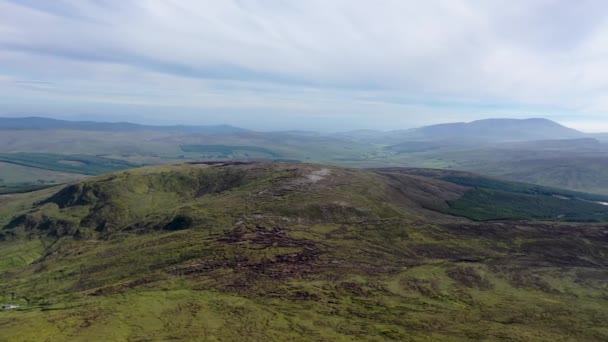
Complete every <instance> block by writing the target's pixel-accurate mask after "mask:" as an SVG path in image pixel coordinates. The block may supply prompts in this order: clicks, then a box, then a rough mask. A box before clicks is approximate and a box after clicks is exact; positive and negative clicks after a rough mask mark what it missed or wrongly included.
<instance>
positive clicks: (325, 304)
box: [0, 163, 608, 341]
mask: <svg viewBox="0 0 608 342" xmlns="http://www.w3.org/2000/svg"><path fill="white" fill-rule="evenodd" d="M433 172H435V173H433ZM450 177H460V181H457V179H454V178H450ZM475 177H476V176H474V175H469V174H462V173H442V171H428V170H403V169H384V170H376V171H372V170H354V169H343V168H336V167H328V166H321V165H311V164H283V163H276V164H271V163H232V164H222V163H216V164H210V165H207V164H205V165H201V164H190V165H175V166H163V167H155V168H141V169H133V170H128V171H122V172H118V173H112V174H108V175H103V176H99V177H95V178H91V179H87V180H86V181H84V182H80V183H76V184H72V185H69V186H66V187H63V188H60V189H46V190H43V191H42V192H34V193H27V194H19V195H11V197H6V196H0V204H2V205H0V224H1V225H4V228H2V229H1V230H0V232H1V235H0V240H3V241H2V242H0V249H1V250H2V251H3V253H2V254H0V277H1V278H2V279H3V282H2V283H1V284H0V293H2V294H3V295H4V301H5V302H8V303H16V304H19V305H22V308H20V309H19V310H8V311H4V312H0V326H1V327H2V329H0V339H11V340H17V341H18V340H22V341H32V340H82V339H89V340H128V339H129V340H150V339H157V340H163V339H164V340H167V339H178V340H179V339H186V340H188V339H190V340H195V339H203V340H204V339H207V340H224V341H243V340H296V341H310V340H313V341H323V340H371V341H382V340H399V341H404V340H414V341H416V340H429V339H440V340H446V339H449V340H462V341H468V340H477V339H478V340H482V339H485V340H496V339H513V340H526V341H534V340H537V341H543V340H563V339H564V338H563V336H569V338H570V337H571V338H573V339H579V340H602V339H605V338H606V337H608V331H606V329H605V328H604V327H605V325H604V324H603V322H605V321H606V319H607V318H608V310H607V309H606V308H608V305H606V304H608V303H607V299H606V296H605V294H606V291H607V290H608V288H607V287H606V284H607V282H606V280H608V271H606V267H607V266H608V260H607V259H606V255H608V240H607V239H606V232H605V226H604V225H593V224H577V223H568V224H566V223H551V224H549V223H546V222H536V223H535V222H525V221H502V222H473V221H469V220H466V219H464V218H458V217H454V216H451V215H446V214H443V213H442V212H445V211H447V210H449V209H450V203H452V202H457V201H459V200H460V199H462V198H463V197H464V196H466V194H469V193H471V192H475V191H478V190H480V189H481V190H483V189H482V188H484V189H487V188H488V187H490V188H491V187H492V186H494V187H495V188H496V187H507V188H505V189H503V190H504V191H507V190H509V189H511V190H509V191H511V193H518V192H517V191H519V193H521V192H522V191H524V192H525V191H526V190H525V189H521V188H518V189H515V190H513V189H512V188H509V187H514V185H512V184H507V185H504V184H505V183H500V182H498V181H495V182H498V183H492V182H491V181H485V180H484V181H483V182H481V181H479V180H477V182H476V183H475V184H472V183H471V182H470V181H468V183H467V180H470V179H477V178H475ZM463 179H464V180H463ZM480 183H483V184H484V185H483V186H482V185H480ZM488 184H489V185H488ZM492 184H493V185H492ZM496 184H498V185H496ZM528 195H532V194H528ZM552 195H553V194H552V193H539V194H535V196H552ZM581 196H584V195H581ZM571 200H577V199H571ZM581 200H583V199H581ZM13 297H14V298H13Z"/></svg>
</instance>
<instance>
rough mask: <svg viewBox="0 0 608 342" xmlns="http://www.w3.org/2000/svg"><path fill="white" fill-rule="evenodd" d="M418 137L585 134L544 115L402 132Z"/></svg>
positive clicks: (509, 138) (504, 137) (516, 138)
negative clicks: (538, 117)
mask: <svg viewBox="0 0 608 342" xmlns="http://www.w3.org/2000/svg"><path fill="white" fill-rule="evenodd" d="M405 135H406V136H407V137H411V138H417V139H422V140H477V141H491V142H506V141H526V140H551V139H574V138H582V137H585V136H586V134H585V133H582V132H579V131H577V130H575V129H572V128H568V127H565V126H562V125H560V124H558V123H557V122H554V121H551V120H548V119H485V120H477V121H472V122H457V123H446V124H439V125H432V126H425V127H420V128H417V129H413V130H409V131H407V132H405Z"/></svg>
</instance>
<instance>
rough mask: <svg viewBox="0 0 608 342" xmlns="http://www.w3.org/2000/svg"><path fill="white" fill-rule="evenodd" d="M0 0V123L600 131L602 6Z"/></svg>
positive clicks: (604, 63)
mask: <svg viewBox="0 0 608 342" xmlns="http://www.w3.org/2000/svg"><path fill="white" fill-rule="evenodd" d="M504 4H505V3H504V2H500V1H488V2H483V3H480V2H475V1H432V2H426V3H420V2H417V1H381V2H375V3H374V4H373V5H372V4H370V3H366V2H362V1H356V2H353V1H345V0H344V1H332V2H330V3H328V2H323V1H306V2H295V1H294V2H288V3H282V4H280V5H279V4H278V3H273V2H267V1H222V2H214V1H179V2H178V1H166V2H154V1H142V2H138V3H126V2H120V1H108V0H100V1H56V2H53V3H52V4H50V3H46V2H38V1H30V0H21V1H15V0H0V92H1V94H2V95H0V108H1V109H0V116H32V115H36V116H45V117H54V118H61V119H69V120H98V121H129V122H137V123H148V124H193V125H214V124H231V125H235V126H239V127H244V128H250V129H256V130H283V129H302V130H319V131H344V130H350V129H361V128H369V129H382V130H388V129H401V128H412V127H417V126H423V125H429V124H436V123H445V122H461V121H472V120H476V119H484V118H494V117H500V118H519V119H521V118H529V117H543V118H547V119H550V120H554V121H557V122H559V123H561V124H564V125H566V126H568V127H572V128H575V129H579V130H581V131H585V132H600V131H608V120H606V115H607V113H608V97H607V96H606V92H605V89H606V88H607V87H608V77H607V76H608V75H607V74H606V73H608V58H607V57H608V41H607V38H606V37H608V18H606V16H605V15H603V13H605V10H606V9H608V5H606V4H605V3H604V2H601V1H581V2H577V3H572V2H566V1H541V0H538V1H518V2H509V6H504Z"/></svg>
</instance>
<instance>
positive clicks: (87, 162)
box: [0, 153, 136, 175]
mask: <svg viewBox="0 0 608 342" xmlns="http://www.w3.org/2000/svg"><path fill="white" fill-rule="evenodd" d="M0 162H4V163H8V164H15V165H21V166H27V167H32V168H38V169H45V170H52V171H60V172H69V173H76V174H84V175H98V174H101V173H106V172H111V171H116V170H124V169H127V168H131V167H135V166H136V165H134V164H131V163H129V162H126V161H123V160H118V159H110V158H104V157H97V156H90V155H71V154H51V153H1V154H0Z"/></svg>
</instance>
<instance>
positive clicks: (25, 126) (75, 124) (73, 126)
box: [0, 116, 246, 134]
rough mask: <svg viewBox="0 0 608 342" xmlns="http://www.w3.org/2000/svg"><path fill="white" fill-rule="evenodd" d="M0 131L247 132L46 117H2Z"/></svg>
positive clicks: (219, 127) (231, 128) (237, 129)
mask: <svg viewBox="0 0 608 342" xmlns="http://www.w3.org/2000/svg"><path fill="white" fill-rule="evenodd" d="M0 130H77V131H101V132H137V131H161V132H183V133H214V134H227V133H236V132H245V131H246V130H245V129H243V128H238V127H234V126H230V125H215V126H187V125H175V126H152V125H140V124H135V123H130V122H96V121H68V120H58V119H50V118H44V117H37V116H31V117H22V118H6V117H0Z"/></svg>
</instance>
